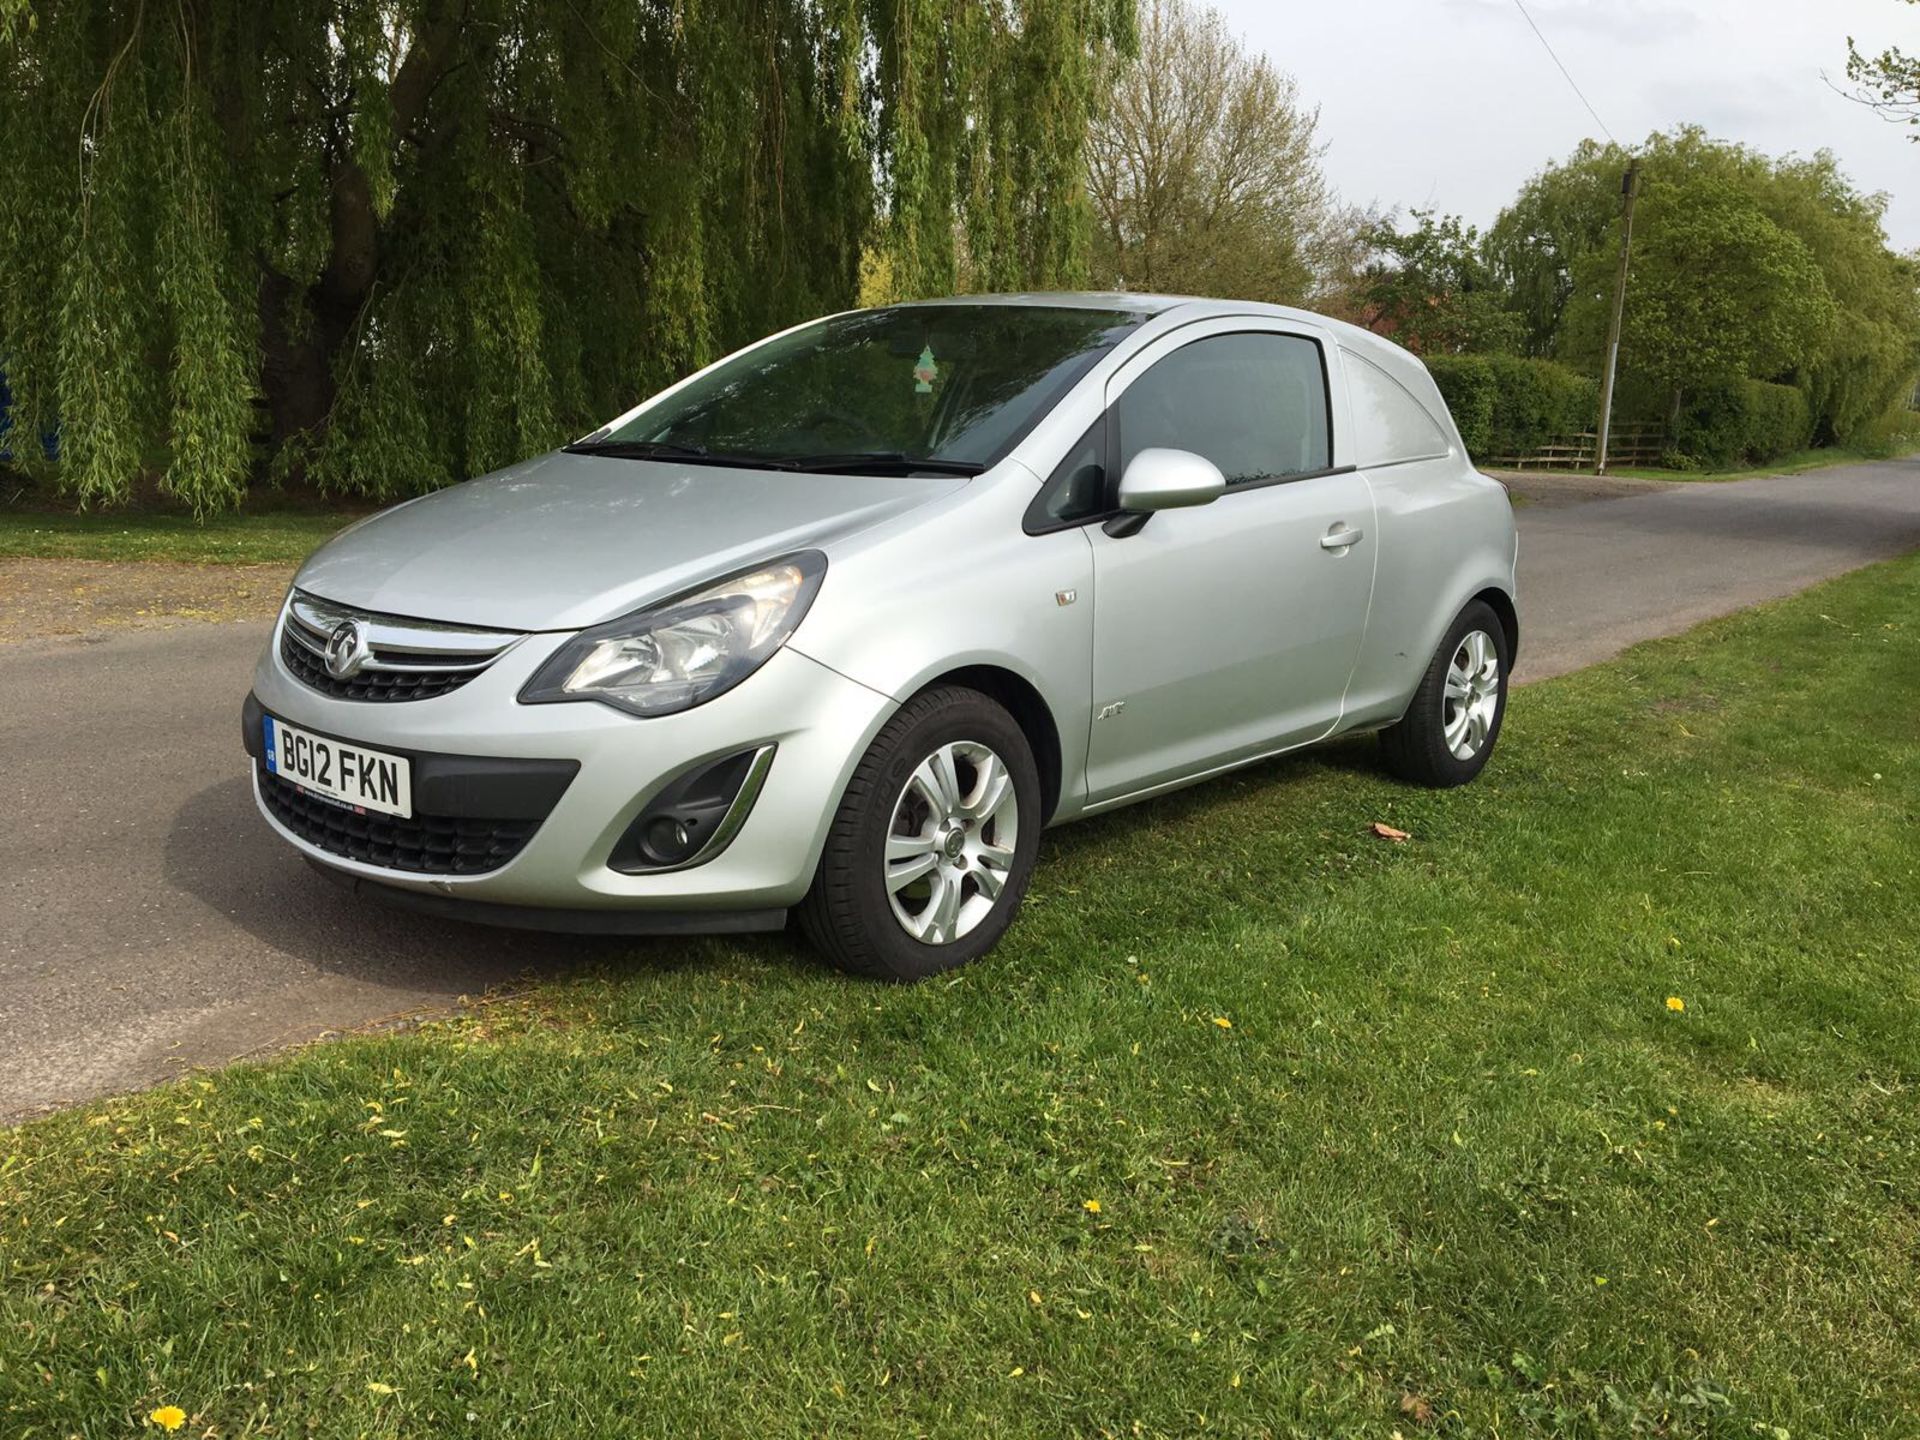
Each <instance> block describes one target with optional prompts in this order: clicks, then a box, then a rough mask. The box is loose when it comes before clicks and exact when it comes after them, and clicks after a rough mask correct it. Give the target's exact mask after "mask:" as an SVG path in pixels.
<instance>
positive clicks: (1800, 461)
mask: <svg viewBox="0 0 1920 1440" xmlns="http://www.w3.org/2000/svg"><path fill="white" fill-rule="evenodd" d="M1904 458H1908V457H1907V455H1906V453H1904V452H1899V453H1891V454H1890V453H1888V452H1887V451H1885V450H1849V449H1845V448H1842V447H1839V446H1832V445H1829V446H1825V447H1822V448H1821V449H1818V450H1798V451H1795V452H1794V453H1793V454H1791V455H1782V456H1781V457H1780V458H1779V459H1778V460H1775V461H1773V462H1772V463H1771V464H1767V465H1755V466H1750V467H1748V468H1746V469H1741V470H1661V469H1657V468H1653V467H1647V466H1638V465H1609V466H1608V467H1607V474H1608V475H1611V476H1615V477H1617V478H1619V479H1622V480H1706V481H1715V480H1759V479H1764V478H1765V477H1767V476H1769V475H1804V474H1805V473H1806V472H1808V471H1809V470H1831V469H1833V468H1834V467H1835V466H1836V465H1864V464H1867V463H1869V462H1871V461H1875V460H1899V459H1904Z"/></svg>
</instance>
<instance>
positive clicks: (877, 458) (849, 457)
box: [766, 450, 987, 475]
mask: <svg viewBox="0 0 1920 1440" xmlns="http://www.w3.org/2000/svg"><path fill="white" fill-rule="evenodd" d="M766 463H767V464H770V465H774V466H777V467H778V468H780V469H782V470H798V471H800V472H802V473H803V474H805V473H825V474H843V475H864V474H894V475H912V474H915V473H920V474H930V475H978V474H979V473H980V472H981V471H982V470H985V469H986V468H987V467H986V466H984V465H982V464H980V463H979V462H977V461H974V460H935V459H930V458H926V457H922V456H915V455H909V454H907V453H906V452H905V451H901V450H850V451H848V452H847V453H846V454H844V455H785V456H782V457H781V458H780V459H778V460H773V461H768V462H766Z"/></svg>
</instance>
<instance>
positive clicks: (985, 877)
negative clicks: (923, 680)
mask: <svg viewBox="0 0 1920 1440" xmlns="http://www.w3.org/2000/svg"><path fill="white" fill-rule="evenodd" d="M1019 834H1020V802H1019V800H1018V798H1017V797H1016V796H1015V794H1014V785H1013V774H1012V772H1011V771H1009V770H1008V768H1007V765H1006V762H1005V761H1004V760H1002V759H1001V758H1000V757H999V756H998V755H996V754H995V753H994V752H993V750H992V749H991V748H989V747H988V746H986V745H983V744H980V743H979V742H978V741H973V740H956V741H954V742H953V743H951V744H947V745H942V746H941V747H940V748H939V749H937V750H935V751H934V752H933V753H932V754H931V755H929V756H927V757H926V759H924V760H922V761H921V762H920V763H919V764H918V765H917V766H915V767H914V769H913V773H912V774H910V775H909V776H908V777H907V783H906V784H905V785H904V786H903V787H902V788H901V791H900V795H899V798H898V799H896V800H895V801H894V805H893V816H892V819H891V820H890V822H889V823H888V825H887V850H886V859H885V861H884V862H883V863H884V864H885V866H886V887H887V899H888V902H889V903H890V904H891V906H892V908H893V917H894V919H896V920H898V921H899V922H900V926H901V928H902V929H904V930H905V931H906V932H907V933H908V934H909V935H911V936H913V938H914V939H916V940H918V941H920V942H921V943H923V944H926V945H946V944H950V943H951V942H953V941H955V940H958V939H959V938H960V937H961V936H963V935H965V934H967V933H968V932H969V931H971V930H972V929H973V928H974V927H975V926H977V925H979V924H980V922H981V921H982V920H984V919H986V918H987V916H988V915H989V914H990V913H991V912H992V910H993V907H994V905H995V904H997V903H998V901H999V898H1000V892H1001V891H1002V890H1003V889H1004V888H1005V887H1006V884H1007V877H1008V873H1009V871H1010V870H1011V869H1012V867H1013V860H1014V849H1015V846H1016V844H1017V842H1018V840H1019Z"/></svg>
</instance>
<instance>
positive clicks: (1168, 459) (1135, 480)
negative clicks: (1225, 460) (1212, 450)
mask: <svg viewBox="0 0 1920 1440" xmlns="http://www.w3.org/2000/svg"><path fill="white" fill-rule="evenodd" d="M1226 491H1227V477H1226V476H1224V475H1222V474H1221V473H1220V467H1219V466H1218V465H1215V464H1214V463H1213V462H1212V461H1211V460H1209V459H1207V458H1206V457H1205V456H1203V455H1196V454H1194V453H1193V452H1192V451H1191V450H1160V449H1154V450H1142V451H1141V452H1140V453H1139V454H1138V455H1136V456H1134V457H1133V460H1132V463H1130V464H1129V465H1128V466H1127V470H1126V473H1125V474H1124V475H1122V476H1121V477H1120V509H1121V510H1122V511H1124V512H1126V513H1127V514H1130V515H1149V514H1152V513H1153V512H1154V511H1155V510H1181V509H1185V508H1186V507H1187V506H1189V505H1211V504H1212V503H1213V502H1214V501H1215V500H1218V499H1219V498H1220V497H1221V496H1222V495H1224V494H1226Z"/></svg>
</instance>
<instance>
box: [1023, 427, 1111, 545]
mask: <svg viewBox="0 0 1920 1440" xmlns="http://www.w3.org/2000/svg"><path fill="white" fill-rule="evenodd" d="M1109 508H1110V507H1109V505H1108V500H1107V421H1106V417H1105V416H1102V417H1101V418H1100V419H1098V420H1096V421H1094V422H1093V424H1092V425H1091V426H1090V427H1089V428H1088V430H1087V433H1086V434H1084V435H1082V436H1081V437H1080V439H1079V440H1078V441H1077V442H1076V443H1075V445H1074V447H1073V448H1072V449H1071V450H1069V451H1068V452H1067V453H1066V457H1065V458H1064V459H1062V460H1061V462H1060V463H1059V464H1058V465H1057V466H1055V467H1054V471H1053V474H1052V475H1050V476H1048V477H1047V483H1046V484H1045V485H1043V486H1041V487H1040V494H1039V495H1038V497H1036V499H1035V501H1034V504H1033V507H1032V508H1031V509H1030V510H1028V512H1027V521H1026V528H1027V529H1028V530H1029V531H1041V530H1050V529H1052V528H1053V527H1055V526H1056V525H1074V524H1077V523H1079V522H1080V521H1082V520H1091V519H1092V518H1093V517H1094V516H1096V515H1104V514H1106V513H1107V510H1108V509H1109Z"/></svg>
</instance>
